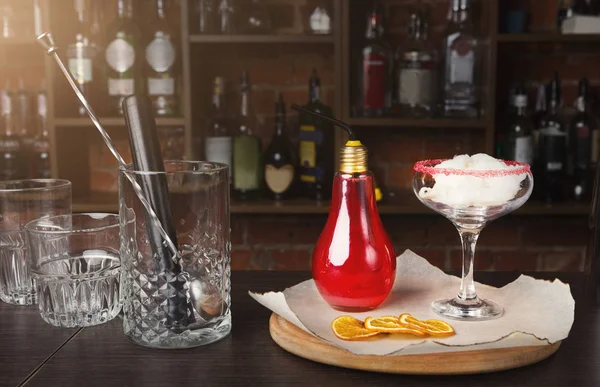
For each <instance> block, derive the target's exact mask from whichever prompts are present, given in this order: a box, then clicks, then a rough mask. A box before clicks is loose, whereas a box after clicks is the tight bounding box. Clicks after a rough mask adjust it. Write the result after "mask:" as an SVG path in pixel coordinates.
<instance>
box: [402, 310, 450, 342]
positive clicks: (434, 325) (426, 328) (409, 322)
mask: <svg viewBox="0 0 600 387" xmlns="http://www.w3.org/2000/svg"><path fill="white" fill-rule="evenodd" d="M398 322H399V323H400V325H402V326H404V327H406V328H411V329H417V330H420V331H422V332H424V333H427V334H429V335H431V336H440V337H443V336H452V335H454V333H455V332H454V328H452V326H451V325H450V324H448V323H447V322H445V321H441V320H425V321H423V320H419V319H418V318H416V317H413V316H411V315H410V314H408V313H403V314H401V315H400V317H398Z"/></svg>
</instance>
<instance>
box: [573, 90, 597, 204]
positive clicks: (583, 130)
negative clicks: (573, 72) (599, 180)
mask: <svg viewBox="0 0 600 387" xmlns="http://www.w3.org/2000/svg"><path fill="white" fill-rule="evenodd" d="M589 88H590V86H589V82H588V80H587V79H586V78H583V79H581V80H580V81H579V97H578V98H577V114H576V115H575V117H573V120H572V121H571V125H570V133H569V145H570V146H571V149H570V150H571V152H570V154H571V156H572V157H573V163H572V165H573V180H572V182H573V186H572V188H573V191H572V193H571V194H572V195H571V196H572V198H573V199H575V200H586V201H587V200H589V199H591V197H592V182H593V181H592V180H593V175H594V174H593V172H594V168H595V165H596V163H597V162H598V151H599V150H600V148H599V145H600V144H599V142H598V141H599V140H600V136H599V134H600V130H599V129H598V125H597V121H596V118H595V117H593V116H592V114H591V113H590V111H589V109H588V98H589Z"/></svg>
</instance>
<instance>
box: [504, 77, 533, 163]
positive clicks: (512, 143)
mask: <svg viewBox="0 0 600 387" xmlns="http://www.w3.org/2000/svg"><path fill="white" fill-rule="evenodd" d="M513 107H514V112H513V114H511V115H510V118H509V122H508V125H507V128H506V146H505V148H504V152H505V155H504V157H505V158H507V159H508V160H514V161H518V162H521V163H527V164H529V165H532V164H533V123H532V122H531V119H530V118H529V116H528V115H527V90H526V89H525V87H523V86H522V85H519V86H517V88H516V89H515V93H514V98H513Z"/></svg>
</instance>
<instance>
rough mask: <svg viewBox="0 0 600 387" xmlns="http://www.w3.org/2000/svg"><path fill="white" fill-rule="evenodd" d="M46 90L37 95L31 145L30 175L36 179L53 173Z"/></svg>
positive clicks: (47, 177)
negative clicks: (34, 129)
mask: <svg viewBox="0 0 600 387" xmlns="http://www.w3.org/2000/svg"><path fill="white" fill-rule="evenodd" d="M47 113H48V110H47V104H46V90H45V87H44V86H42V89H41V90H40V91H39V92H38V95H37V114H36V116H35V118H36V133H35V136H34V138H33V142H32V147H31V153H30V155H31V163H30V170H29V175H30V176H31V177H32V178H36V179H49V178H50V177H51V175H52V168H51V165H50V136H49V132H48V122H47Z"/></svg>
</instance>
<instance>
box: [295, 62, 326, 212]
mask: <svg viewBox="0 0 600 387" xmlns="http://www.w3.org/2000/svg"><path fill="white" fill-rule="evenodd" d="M308 90H309V92H308V95H309V101H308V103H307V104H306V105H304V108H305V109H308V110H311V111H315V112H318V113H322V114H325V115H327V116H333V111H332V109H331V107H329V106H327V105H325V104H324V103H323V102H321V81H320V79H319V76H318V74H317V72H316V70H313V73H312V76H311V77H310V79H309V81H308ZM299 137H300V144H299V145H300V147H299V155H300V168H299V173H300V183H299V184H300V191H301V192H302V195H303V196H305V197H307V198H309V199H312V200H317V201H321V200H327V199H329V198H330V196H331V184H332V183H331V182H332V179H333V173H334V170H333V165H334V160H333V154H332V152H331V149H333V143H334V129H333V127H332V126H331V124H330V123H329V122H328V121H324V120H322V119H320V118H319V117H314V116H311V115H308V114H300V135H299Z"/></svg>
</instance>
